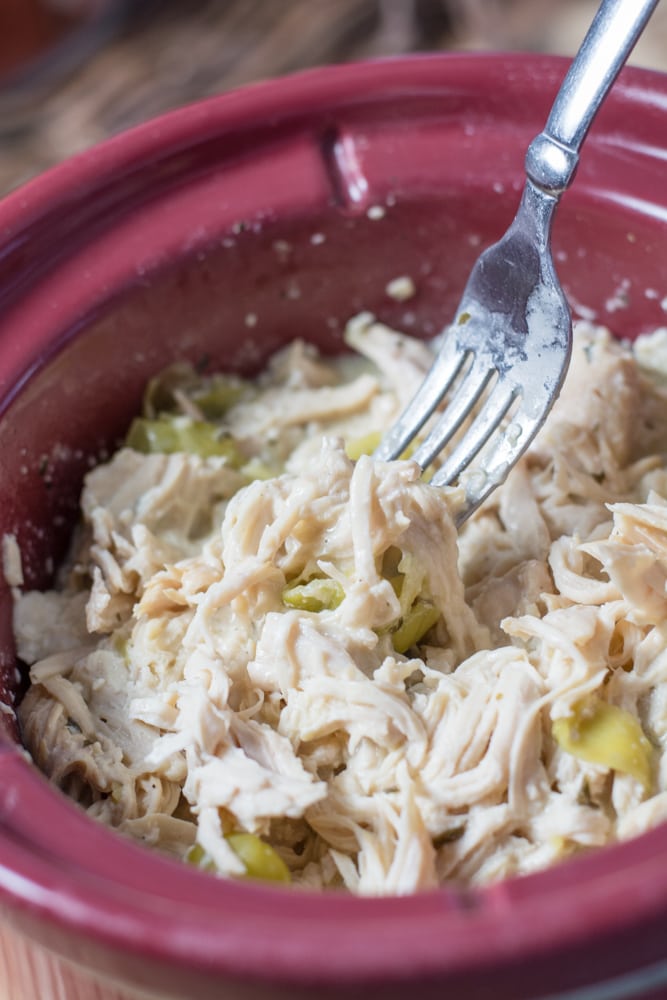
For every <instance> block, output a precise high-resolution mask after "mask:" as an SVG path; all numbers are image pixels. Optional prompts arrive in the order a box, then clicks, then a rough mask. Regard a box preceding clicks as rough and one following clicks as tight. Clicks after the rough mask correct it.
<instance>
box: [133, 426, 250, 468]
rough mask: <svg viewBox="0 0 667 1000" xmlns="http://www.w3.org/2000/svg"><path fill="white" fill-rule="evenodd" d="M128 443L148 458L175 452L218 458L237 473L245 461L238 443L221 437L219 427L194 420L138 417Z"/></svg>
mask: <svg viewBox="0 0 667 1000" xmlns="http://www.w3.org/2000/svg"><path fill="white" fill-rule="evenodd" d="M125 443H126V445H127V447H128V448H133V449H134V451H140V452H142V453H143V454H145V455H150V454H154V453H161V454H163V455H172V454H174V453H175V452H187V453H188V454H190V455H200V456H201V457H202V458H211V457H212V456H214V455H218V456H221V457H224V458H226V459H227V461H228V463H229V465H230V466H231V467H232V468H234V469H236V468H239V467H240V466H241V465H242V464H243V463H244V461H245V459H244V457H243V456H242V455H241V453H240V452H239V449H238V446H237V444H236V442H235V441H234V440H233V439H232V438H230V437H221V436H220V432H219V430H218V428H217V427H216V426H215V424H210V423H208V422H207V421H204V420H192V419H191V418H190V417H169V416H162V417H158V418H157V419H156V420H148V419H146V418H145V417H137V418H136V419H135V420H133V421H132V425H131V426H130V429H129V431H128V434H127V438H126V440H125Z"/></svg>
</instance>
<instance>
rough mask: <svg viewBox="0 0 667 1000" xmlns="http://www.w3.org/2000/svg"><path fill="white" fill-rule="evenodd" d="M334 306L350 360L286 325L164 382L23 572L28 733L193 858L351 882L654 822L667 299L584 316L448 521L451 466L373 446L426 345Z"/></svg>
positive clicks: (157, 839)
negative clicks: (527, 439) (52, 580)
mask: <svg viewBox="0 0 667 1000" xmlns="http://www.w3.org/2000/svg"><path fill="white" fill-rule="evenodd" d="M346 338H347V341H348V344H349V346H350V347H351V348H353V349H354V351H355V352H356V353H357V355H358V356H359V358H360V360H358V361H357V362H356V363H353V362H352V361H351V360H350V358H349V357H342V358H338V359H331V358H328V359H327V358H324V357H321V356H319V355H318V354H317V353H316V351H315V350H314V349H313V348H311V347H309V346H307V345H306V344H305V343H302V342H296V343H294V344H292V345H291V346H290V347H288V348H287V349H285V350H284V351H282V352H281V353H279V354H278V355H277V356H276V357H274V358H273V360H272V361H271V362H270V364H269V366H268V368H267V369H266V371H264V372H263V373H262V374H261V375H260V376H259V377H258V378H257V379H256V380H255V381H253V382H245V381H242V380H240V379H238V378H233V377H226V376H222V375H212V376H202V375H200V374H198V373H197V372H195V371H194V370H193V369H191V368H189V367H187V366H186V365H176V366H174V367H173V368H171V369H169V370H168V371H166V372H164V373H163V374H162V375H161V376H160V377H158V378H157V379H156V380H154V381H153V382H152V383H151V384H150V385H149V387H148V389H147V392H146V399H145V407H144V413H143V416H141V417H139V418H137V419H136V420H135V421H134V423H133V425H132V427H131V429H130V432H129V434H128V438H127V442H126V445H125V446H124V447H122V448H121V449H120V450H119V451H118V452H117V453H116V454H115V455H114V456H113V458H112V459H111V460H110V461H108V462H106V463H105V464H102V465H99V466H98V467H97V468H95V469H94V470H92V471H91V472H90V473H89V474H88V476H87V477H86V481H85V484H84V488H83V494H82V498H81V511H82V523H81V526H80V528H79V529H78V532H77V536H76V538H75V541H74V544H73V548H72V552H71V556H70V558H69V560H68V562H67V565H66V566H65V567H63V569H62V571H61V573H60V576H59V578H58V581H57V586H56V588H55V589H54V590H52V591H50V592H48V593H37V592H26V593H22V592H21V590H20V588H19V587H17V588H16V591H15V597H16V601H15V633H16V639H17V646H18V653H19V656H20V657H21V659H23V660H24V661H26V662H27V663H28V664H30V679H31V686H30V688H29V690H28V692H27V694H26V696H25V698H24V699H23V702H22V704H21V706H20V708H19V715H20V722H21V726H22V730H23V734H24V739H25V742H26V745H27V747H28V748H29V750H30V752H31V754H32V756H33V758H34V760H35V762H36V763H37V765H38V766H39V767H40V768H42V769H43V770H44V771H45V772H46V773H47V774H48V775H49V776H50V778H51V779H52V780H53V781H54V782H55V783H56V784H57V785H59V786H60V787H61V788H62V789H64V790H65V791H66V792H67V793H69V794H70V795H71V796H73V797H74V798H75V799H76V800H78V801H79V802H80V803H81V805H82V806H83V807H84V808H85V809H86V810H87V811H88V813H89V814H90V815H91V816H93V817H96V818H97V819H99V820H101V821H103V822H104V823H107V824H109V825H111V826H112V827H114V828H116V829H117V830H119V831H121V832H122V833H124V834H127V835H130V836H132V837H134V838H137V839H138V840H140V841H142V842H144V843H146V844H148V845H154V846H155V847H156V848H159V849H162V850H164V851H167V852H169V853H171V854H175V855H177V856H180V857H182V858H184V859H187V860H188V861H189V862H190V863H193V864H197V865H199V866H200V867H203V868H205V869H207V870H211V871H215V872H217V873H219V874H222V875H224V876H229V877H247V876H251V877H257V878H267V879H276V880H285V881H286V880H290V881H291V882H292V883H294V884H296V885H299V886H308V887H313V888H327V887H331V888H336V887H340V888H345V889H347V890H349V891H351V892H355V893H361V894H404V893H412V892H416V891H419V890H427V889H432V888H434V887H437V886H439V885H442V884H443V883H446V882H450V881H453V882H457V883H463V884H485V883H489V882H493V881H497V880H499V879H502V878H506V877H508V876H514V875H521V874H526V873H529V872H532V871H535V870H537V869H540V868H544V867H546V866H548V865H551V864H553V863H555V862H557V861H560V860H561V859H563V858H566V857H569V856H571V855H573V854H576V853H577V852H582V851H587V850H590V849H592V848H596V847H601V846H602V845H605V844H608V843H610V842H613V841H617V840H622V839H624V838H628V837H631V836H634V835H636V834H638V833H640V832H642V831H644V830H647V829H649V828H650V827H652V826H654V825H656V824H657V823H659V822H661V821H662V820H663V819H665V818H667V753H666V752H665V751H666V748H667V587H666V581H667V331H662V332H658V333H656V334H653V335H651V336H650V337H646V338H641V339H640V341H639V342H638V343H637V344H636V345H635V346H634V347H631V346H629V345H627V344H623V343H620V342H618V341H616V340H614V339H613V338H612V337H611V336H610V335H609V333H608V332H606V331H605V330H603V329H599V328H593V327H591V326H587V325H583V324H580V325H579V327H578V328H577V330H576V333H575V350H574V358H573V362H572V367H571V370H570V373H569V375H568V379H567V383H566V387H565V389H564V391H563V393H562V395H561V397H560V399H559V401H558V402H557V404H556V406H555V407H554V409H553V411H552V413H551V415H550V417H549V419H548V422H547V424H546V425H545V427H544V428H543V430H542V432H541V433H540V435H539V436H538V437H537V438H536V440H535V442H534V443H533V445H532V446H531V447H530V449H529V451H528V452H527V453H526V455H525V456H524V458H523V459H522V460H521V461H520V463H519V464H518V465H517V466H516V467H515V469H514V470H513V471H512V472H511V474H510V476H509V478H508V479H507V481H506V482H505V484H504V485H503V486H502V487H501V488H500V489H498V490H497V491H496V492H495V493H494V494H493V495H492V496H491V498H490V499H489V500H488V501H487V503H486V504H485V505H484V506H483V507H482V508H481V509H480V510H479V511H478V512H477V513H476V515H475V516H474V517H472V518H471V519H470V520H469V521H468V522H466V524H465V525H464V527H463V528H462V530H461V531H460V532H457V530H456V527H455V516H456V511H457V507H458V505H459V504H460V502H461V496H462V494H461V489H460V488H459V487H456V488H435V487H432V486H430V485H429V483H428V470H427V474H426V475H424V476H422V475H421V472H420V469H419V468H418V467H417V466H416V464H415V463H414V462H412V461H411V460H410V458H409V457H406V458H403V459H401V460H399V461H395V462H389V463H381V462H377V461H375V460H374V459H373V458H372V452H373V450H374V447H375V445H376V444H377V442H378V440H379V438H380V435H381V432H382V430H383V429H384V428H386V427H388V426H389V425H390V423H391V422H392V421H393V419H394V418H395V417H396V416H397V414H398V412H399V411H400V410H401V409H402V407H403V406H404V404H405V403H406V402H407V400H408V397H410V396H411V395H412V393H413V391H414V389H415V388H416V387H417V385H418V384H419V382H420V380H421V379H422V377H423V375H424V373H425V371H426V370H427V368H428V366H429V364H430V362H431V359H432V347H431V346H429V345H427V344H425V343H422V342H420V341H418V340H416V339H411V338H409V337H406V336H404V335H401V334H399V333H397V332H395V331H393V330H390V329H388V328H387V327H385V326H383V325H382V324H380V323H377V322H375V321H374V320H373V318H372V317H370V316H367V315H363V316H361V317H358V318H357V319H355V320H354V321H353V322H352V323H351V324H350V325H349V327H348V330H347V334H346ZM6 548H7V546H6ZM8 548H11V545H10V546H8ZM17 582H18V581H17Z"/></svg>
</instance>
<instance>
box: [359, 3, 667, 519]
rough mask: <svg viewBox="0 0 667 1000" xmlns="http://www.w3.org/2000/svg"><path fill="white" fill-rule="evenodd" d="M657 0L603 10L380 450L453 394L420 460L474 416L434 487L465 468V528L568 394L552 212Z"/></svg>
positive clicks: (408, 434)
mask: <svg viewBox="0 0 667 1000" xmlns="http://www.w3.org/2000/svg"><path fill="white" fill-rule="evenodd" d="M657 4H658V0H603V2H602V3H601V4H600V7H599V8H598V11H597V13H596V15H595V18H594V20H593V22H592V24H591V26H590V28H589V30H588V33H587V35H586V37H585V39H584V41H583V43H582V46H581V48H580V49H579V52H578V53H577V55H576V57H575V59H574V61H573V62H572V65H571V66H570V69H569V71H568V73H567V75H566V77H565V79H564V81H563V83H562V85H561V88H560V90H559V91H558V94H557V96H556V100H555V102H554V105H553V107H552V110H551V113H550V115H549V118H548V121H547V123H546V126H545V129H544V131H543V132H541V133H540V134H539V135H538V136H537V137H536V138H535V139H534V140H533V141H532V143H531V144H530V146H529V147H528V152H527V154H526V163H525V167H526V175H527V179H526V184H525V187H524V191H523V195H522V198H521V203H520V205H519V209H518V212H517V215H516V217H515V219H514V221H513V222H512V224H511V226H510V228H509V229H508V231H507V232H506V234H505V235H504V236H503V237H502V239H501V240H500V241H499V242H498V243H496V244H494V245H493V246H491V247H490V248H489V249H487V250H485V251H484V253H483V254H482V255H481V256H480V258H479V259H478V260H477V262H476V264H475V266H474V268H473V270H472V273H471V275H470V278H469V279H468V283H467V285H466V288H465V291H464V293H463V298H462V299H461V302H460V305H459V307H458V310H457V313H456V319H455V321H454V323H453V325H452V326H451V327H449V329H448V330H446V331H445V333H444V334H443V338H444V339H443V346H442V347H441V349H440V351H439V353H438V355H437V356H436V360H435V362H434V364H433V366H432V368H431V370H430V371H429V373H428V375H427V376H426V378H425V380H424V382H423V383H422V385H421V386H420V388H419V390H418V392H417V394H416V395H415V397H414V398H413V400H412V401H411V402H410V403H409V405H408V406H407V408H406V409H405V411H404V412H403V414H402V415H401V417H400V418H399V419H398V421H397V422H396V424H394V426H393V427H392V428H391V429H390V430H389V431H388V433H387V434H386V435H385V437H384V439H383V440H382V442H381V444H380V445H379V447H378V449H377V450H376V452H375V457H376V458H379V459H382V460H389V459H392V458H396V457H398V456H399V455H401V454H402V453H403V451H404V450H405V448H406V447H407V445H409V444H410V442H412V441H413V439H414V438H415V437H416V435H417V434H418V433H419V431H420V430H421V429H422V427H423V426H424V425H425V424H426V422H427V421H428V420H429V418H430V417H431V416H432V415H433V414H434V413H435V411H436V409H437V408H438V407H439V405H440V404H441V403H442V401H443V399H444V397H445V396H446V394H447V393H448V392H449V390H450V389H451V388H452V386H454V389H453V392H452V395H451V398H450V399H449V401H448V405H447V407H446V408H445V410H444V412H443V413H442V415H441V416H439V417H438V418H437V419H436V421H435V424H434V426H433V427H432V429H431V430H430V432H429V433H428V435H427V437H426V438H425V440H423V441H422V442H421V443H420V444H419V447H418V448H417V450H416V451H415V453H414V454H413V456H412V458H413V459H414V460H415V461H416V462H418V463H419V465H421V467H422V468H426V466H428V465H429V464H430V463H431V462H432V461H433V459H434V458H435V457H436V455H438V454H439V453H440V452H441V451H442V450H443V448H445V446H446V445H447V444H448V443H449V442H450V441H451V440H452V438H453V437H454V435H455V434H456V432H457V431H458V430H459V429H460V428H461V427H462V425H464V423H465V422H466V420H468V419H469V418H470V417H471V414H473V413H474V416H473V417H472V419H471V422H470V424H469V426H468V427H467V429H466V430H465V432H464V433H463V435H462V437H461V439H460V440H459V441H458V442H457V443H455V445H454V447H453V450H452V452H451V453H450V454H449V455H448V456H447V458H446V459H445V461H444V463H443V465H442V466H441V467H440V468H439V469H438V470H437V472H436V473H435V475H434V476H433V478H432V480H431V482H432V483H433V484H434V485H436V486H444V485H448V484H451V483H453V482H454V481H455V480H457V479H458V478H459V476H461V475H462V474H463V473H464V472H466V475H465V477H464V481H463V483H462V485H464V486H465V502H464V505H463V508H462V509H461V511H460V512H459V515H458V522H459V523H462V522H463V521H464V520H466V518H468V517H469V516H470V514H472V513H473V511H474V510H476V508H477V507H479V505H480V504H481V503H482V502H483V501H484V500H485V499H486V497H487V496H488V495H489V493H491V491H492V490H493V489H494V488H495V487H496V486H499V485H500V483H501V482H503V480H504V479H505V477H506V476H507V474H508V472H509V471H510V469H511V468H512V466H513V465H514V464H515V463H516V462H517V460H518V459H519V458H520V456H521V455H522V454H523V452H524V451H525V450H526V448H527V447H528V445H529V444H530V442H531V441H532V439H533V438H534V436H535V434H536V433H537V431H538V430H539V428H540V427H541V425H542V424H543V423H544V420H545V418H546V416H547V414H548V412H549V410H550V409H551V407H552V405H553V403H554V401H555V399H556V397H557V396H558V393H559V391H560V388H561V385H562V383H563V379H564V377H565V373H566V371H567V367H568V364H569V360H570V354H571V348H572V320H571V316H570V310H569V308H568V305H567V302H566V300H565V296H564V294H563V291H562V289H561V286H560V283H559V281H558V277H557V275H556V271H555V268H554V264H553V259H552V255H551V223H552V219H553V215H554V211H555V209H556V206H557V205H558V201H559V199H560V196H561V194H562V193H563V191H565V190H566V188H568V187H569V185H570V183H571V181H572V179H573V177H574V174H575V170H576V167H577V162H578V159H579V150H580V148H581V145H582V143H583V141H584V139H585V137H586V134H587V132H588V129H589V128H590V125H591V123H592V121H593V119H594V117H595V115H596V113H597V111H598V109H599V107H600V105H601V104H602V102H603V100H604V99H605V97H606V95H607V93H608V92H609V90H610V89H611V86H612V84H613V83H614V80H615V79H616V77H617V75H618V73H619V72H620V70H621V67H622V66H623V64H624V63H625V61H626V59H627V58H628V56H629V54H630V52H631V51H632V48H633V46H634V44H635V42H636V41H637V39H638V38H639V35H640V34H641V32H642V31H643V29H644V27H645V25H646V23H647V21H648V19H649V17H650V16H651V14H652V13H653V11H654V9H655V7H656V6H657ZM480 401H481V402H480ZM476 406H478V407H479V409H478V411H477V412H476V413H475V408H476ZM510 411H511V412H510ZM508 414H509V417H508ZM494 432H495V433H494ZM477 456H480V462H479V463H478V466H477V467H476V468H475V469H474V470H473V471H470V466H471V463H472V462H473V460H474V459H475V458H476V457H477Z"/></svg>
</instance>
